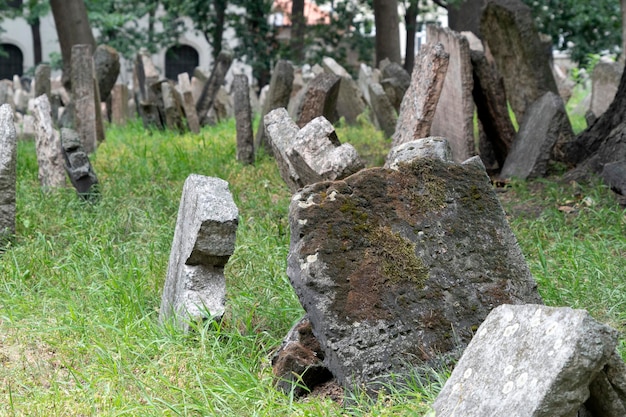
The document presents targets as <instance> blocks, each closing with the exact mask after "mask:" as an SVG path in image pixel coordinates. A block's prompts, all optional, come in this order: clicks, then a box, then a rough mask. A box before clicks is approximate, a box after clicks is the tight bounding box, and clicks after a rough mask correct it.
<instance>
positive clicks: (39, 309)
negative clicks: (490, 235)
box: [0, 119, 626, 416]
mask: <svg viewBox="0 0 626 417" xmlns="http://www.w3.org/2000/svg"><path fill="white" fill-rule="evenodd" d="M364 120H365V119H362V120H361V123H360V124H359V126H356V127H347V126H341V127H339V128H338V129H337V135H338V137H339V138H340V140H341V141H342V142H349V143H351V144H353V145H354V146H355V147H356V148H357V150H358V151H359V154H360V155H361V156H363V157H364V159H365V160H366V161H367V164H368V166H373V165H382V163H383V162H384V155H385V154H386V152H387V150H388V148H389V146H390V141H389V140H385V139H384V138H383V137H382V134H381V133H380V132H378V131H377V130H376V129H375V128H374V127H372V126H371V125H370V124H369V123H367V122H365V121H364ZM234 126H235V123H234V120H230V121H227V122H225V123H222V124H219V125H218V126H214V127H205V128H204V129H203V130H202V131H201V133H200V134H198V135H193V134H187V135H177V134H175V133H172V132H159V131H146V130H144V128H143V127H142V126H141V125H140V122H137V121H135V122H133V123H132V124H131V125H129V126H127V127H123V128H121V127H111V128H109V130H108V131H107V139H106V141H105V142H104V143H102V144H101V146H100V147H99V148H98V151H97V152H96V153H95V154H94V155H93V156H92V158H91V159H92V164H93V165H94V168H95V171H96V172H97V173H98V178H99V180H100V191H101V197H100V199H99V201H98V202H95V203H86V202H83V201H81V200H80V199H78V198H77V197H76V193H75V190H74V189H73V188H70V187H68V188H65V189H60V190H54V191H52V192H49V193H45V192H43V191H42V190H41V187H40V185H39V182H38V180H37V160H36V156H35V150H34V144H33V143H32V142H28V141H21V142H19V145H18V184H17V239H16V241H15V242H14V243H13V245H12V246H11V247H9V249H8V250H7V251H6V252H4V253H3V254H0V416H91V415H98V416H164V415H165V416H217V415H228V416H291V415H293V416H322V415H324V416H344V415H351V416H352V415H354V416H385V415H386V416H391V415H393V416H402V415H406V416H409V415H411V416H415V415H425V414H426V413H427V412H428V409H429V404H430V403H432V402H433V401H434V399H435V397H436V396H437V393H438V392H439V390H440V388H441V387H442V386H443V383H444V382H445V379H446V377H447V375H446V374H445V373H444V374H435V373H433V374H432V378H431V380H430V381H424V380H417V379H415V380H414V381H413V382H411V383H409V384H408V385H405V386H395V387H389V388H388V390H387V391H385V392H381V393H380V395H379V396H378V397H377V398H373V399H370V398H368V397H366V396H365V395H364V394H360V393H353V394H351V396H352V398H351V399H350V400H349V401H347V402H346V403H345V404H344V405H343V406H340V405H338V404H337V403H336V402H334V401H333V400H332V399H331V398H328V397H309V398H307V399H305V400H298V401H296V400H294V398H293V396H290V395H284V394H282V393H280V392H278V391H276V390H275V389H274V388H273V386H272V370H271V366H270V361H269V357H270V356H271V353H272V352H273V350H274V349H275V348H276V347H278V346H279V345H280V343H281V340H282V338H283V337H284V335H285V334H286V333H287V332H288V330H289V329H290V328H291V326H292V324H293V323H294V322H295V321H296V320H298V319H299V318H300V317H301V316H302V314H303V310H302V307H301V306H300V303H299V301H298V298H297V297H296V295H295V293H294V291H293V289H292V286H291V284H290V283H289V280H288V278H287V275H286V271H285V270H286V259H287V254H288V246H289V226H288V219H287V209H288V206H289V201H290V198H291V194H290V193H289V191H288V189H287V187H286V186H285V184H284V182H283V180H282V179H281V178H280V176H279V174H278V169H277V167H276V164H275V162H274V161H273V159H272V158H270V157H269V156H267V155H261V156H260V157H259V158H258V159H257V162H256V163H255V165H254V166H251V165H247V166H246V165H242V164H240V163H238V162H237V161H236V160H235V151H236V150H235V148H236V144H235V127H234ZM191 173H198V174H202V175H207V176H216V177H220V178H222V179H225V180H226V181H228V182H229V184H230V190H231V192H232V194H233V197H234V199H235V202H236V204H237V206H238V208H239V213H240V221H239V228H238V231H237V242H236V248H235V252H234V254H233V256H232V257H231V258H230V261H229V262H228V264H227V265H226V269H225V276H226V281H227V282H226V285H227V308H226V314H225V316H224V318H223V320H222V322H221V323H219V324H215V323H201V324H195V326H194V331H192V332H191V333H190V334H187V335H185V334H183V333H182V332H180V331H178V330H176V329H174V328H172V327H167V326H165V327H163V326H160V325H159V324H158V309H159V306H160V302H161V292H162V289H163V284H164V280H165V275H166V269H167V262H168V259H169V253H170V248H171V244H172V237H173V234H174V226H175V223H176V215H177V212H178V205H179V201H180V195H181V190H182V185H183V182H184V181H185V178H186V177H187V176H188V175H189V174H191ZM497 191H498V195H499V196H500V197H501V200H502V202H503V205H504V208H505V210H506V212H507V216H508V218H509V221H510V222H511V225H512V228H513V230H514V232H515V234H516V236H517V238H518V241H519V243H520V245H521V247H522V250H523V252H524V254H525V256H526V259H527V261H528V263H529V264H530V268H531V271H532V273H533V275H534V277H535V279H536V280H537V282H538V285H539V291H540V293H541V295H542V297H543V299H544V301H545V303H546V304H548V305H551V306H570V307H573V308H584V309H587V310H588V311H589V312H590V313H591V314H592V315H593V316H594V317H595V318H596V319H598V320H600V321H601V322H605V323H607V324H609V325H611V326H613V327H614V328H616V329H618V330H620V331H623V330H624V329H625V328H626V279H625V278H626V276H625V273H624V271H626V212H625V211H624V209H623V208H622V207H621V206H620V205H619V203H618V201H617V199H616V197H615V195H614V194H613V193H612V192H611V191H610V190H609V189H608V188H607V187H606V186H604V185H602V184H601V183H599V182H595V183H593V184H591V185H583V184H564V183H560V182H558V178H557V177H554V178H552V179H544V180H536V181H532V182H520V181H512V182H511V183H510V184H508V186H507V187H505V188H499V189H498V190H497ZM622 339H623V337H622ZM620 353H621V354H622V356H623V357H624V356H626V345H624V343H623V341H622V343H621V345H620Z"/></svg>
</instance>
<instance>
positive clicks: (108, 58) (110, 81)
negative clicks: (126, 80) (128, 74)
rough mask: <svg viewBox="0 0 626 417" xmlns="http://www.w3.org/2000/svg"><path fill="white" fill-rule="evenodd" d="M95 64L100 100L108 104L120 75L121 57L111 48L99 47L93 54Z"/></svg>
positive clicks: (106, 46)
mask: <svg viewBox="0 0 626 417" xmlns="http://www.w3.org/2000/svg"><path fill="white" fill-rule="evenodd" d="M93 62H94V70H95V74H96V80H97V81H98V91H99V92H100V100H101V101H106V102H108V100H109V96H110V95H111V90H112V89H113V86H114V85H115V82H116V81H117V77H118V76H119V74H120V55H119V54H118V53H117V51H116V50H115V48H113V47H111V46H108V45H98V47H97V48H96V51H95V52H94V54H93Z"/></svg>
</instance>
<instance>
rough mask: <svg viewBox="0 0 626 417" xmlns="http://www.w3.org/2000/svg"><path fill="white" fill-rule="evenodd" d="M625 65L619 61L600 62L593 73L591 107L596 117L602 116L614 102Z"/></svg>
mask: <svg viewBox="0 0 626 417" xmlns="http://www.w3.org/2000/svg"><path fill="white" fill-rule="evenodd" d="M623 70H624V65H622V64H621V63H619V62H598V63H597V64H596V66H595V67H594V68H593V72H592V74H591V107H590V110H591V111H592V112H593V115H594V116H595V117H600V116H601V115H602V113H604V112H605V111H606V109H608V108H609V105H610V104H611V103H612V102H613V99H614V98H615V94H616V93H617V87H618V86H619V81H620V79H621V78H622V71H623Z"/></svg>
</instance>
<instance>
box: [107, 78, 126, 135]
mask: <svg viewBox="0 0 626 417" xmlns="http://www.w3.org/2000/svg"><path fill="white" fill-rule="evenodd" d="M128 113H129V110H128V86H127V85H126V84H116V85H115V86H113V90H112V91H111V122H112V123H113V124H115V125H120V126H123V125H125V124H126V121H127V120H128Z"/></svg>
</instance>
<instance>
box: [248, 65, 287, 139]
mask: <svg viewBox="0 0 626 417" xmlns="http://www.w3.org/2000/svg"><path fill="white" fill-rule="evenodd" d="M293 79H294V71H293V65H291V63H290V62H289V61H285V60H283V59H281V60H279V61H278V62H277V63H276V65H275V66H274V71H272V78H271V79H270V88H269V91H268V93H267V96H266V97H265V101H264V102H263V112H262V113H261V119H260V120H259V126H258V128H257V132H256V137H255V138H254V149H255V151H256V150H257V149H259V147H260V146H267V141H266V138H265V126H264V124H263V118H264V117H265V115H266V114H268V113H269V112H271V111H272V110H275V109H278V108H281V107H284V108H287V106H288V105H289V98H290V97H291V91H292V87H293Z"/></svg>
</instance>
